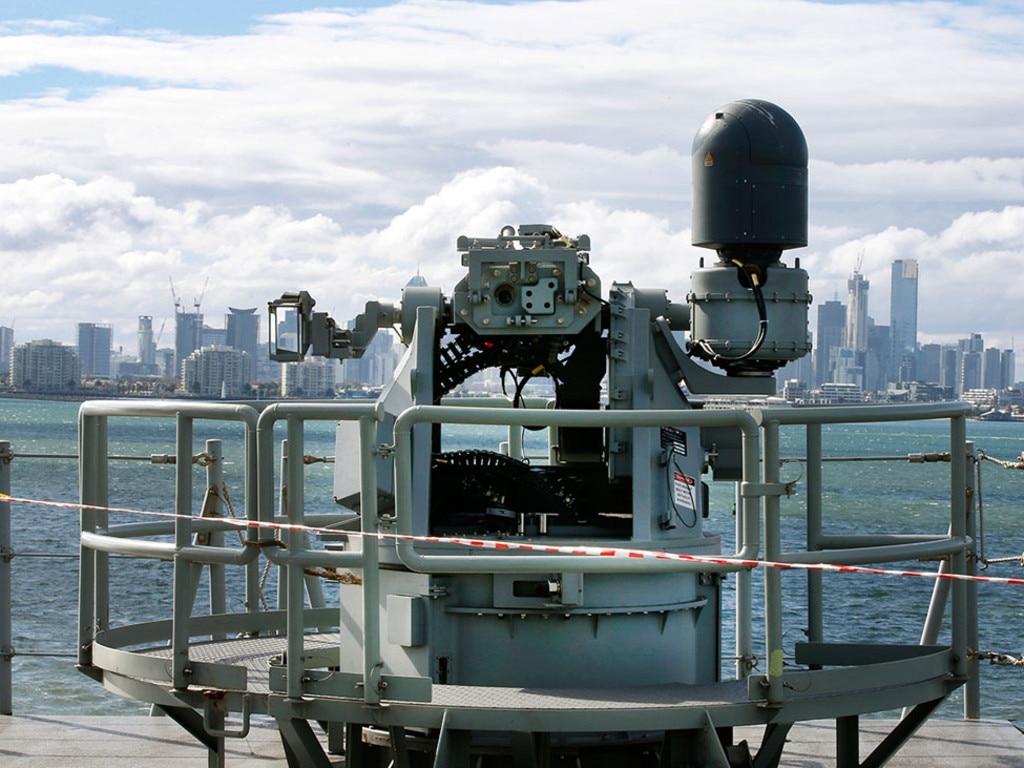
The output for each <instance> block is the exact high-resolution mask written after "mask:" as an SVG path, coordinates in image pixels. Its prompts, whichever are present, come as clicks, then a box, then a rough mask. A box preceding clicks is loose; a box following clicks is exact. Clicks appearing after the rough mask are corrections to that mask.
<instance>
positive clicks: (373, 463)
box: [359, 416, 381, 704]
mask: <svg viewBox="0 0 1024 768" xmlns="http://www.w3.org/2000/svg"><path fill="white" fill-rule="evenodd" d="M376 440H377V424H376V423H375V422H374V420H373V419H371V418H369V417H367V416H364V417H362V418H361V419H359V477H360V489H359V490H360V495H359V511H360V515H361V518H360V523H361V527H362V532H363V537H362V539H363V540H362V551H363V700H364V701H365V702H366V703H367V704H379V703H380V691H379V689H378V683H379V681H380V677H379V675H380V672H381V658H380V569H379V562H380V561H379V542H378V540H377V533H378V530H377V516H378V510H377V457H376V455H375V452H374V449H375V448H376V445H375V443H376Z"/></svg>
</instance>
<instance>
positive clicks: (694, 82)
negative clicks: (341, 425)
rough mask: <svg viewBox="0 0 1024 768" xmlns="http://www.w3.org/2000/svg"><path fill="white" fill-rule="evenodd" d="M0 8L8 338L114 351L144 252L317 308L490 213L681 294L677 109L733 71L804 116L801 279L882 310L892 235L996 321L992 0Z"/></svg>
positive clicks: (616, 273) (145, 263) (1011, 81)
mask: <svg viewBox="0 0 1024 768" xmlns="http://www.w3.org/2000/svg"><path fill="white" fill-rule="evenodd" d="M0 29H2V30H3V34H4V35H5V37H4V46H3V49H2V50H0V125H2V126H3V128H2V130H3V137H4V147H5V151H4V153H3V154H2V155H0V256H2V257H3V258H4V259H5V260H6V261H8V263H11V264H14V265H16V267H15V268H14V269H12V270H9V272H10V274H9V275H7V277H6V279H5V280H4V281H3V282H2V283H0V322H9V318H10V317H13V316H15V315H16V316H17V317H18V334H19V338H20V339H22V340H24V339H25V338H26V337H27V336H29V335H31V334H36V335H45V336H53V337H56V338H63V339H70V338H72V337H73V323H74V322H77V321H84V320H89V321H96V322H114V323H115V326H116V328H115V331H116V337H117V339H118V340H119V342H120V343H123V344H124V345H125V347H126V348H128V349H133V344H134V326H135V315H137V314H151V315H154V316H155V317H157V318H159V317H161V316H162V315H164V314H168V315H169V314H170V313H171V312H172V310H173V305H172V302H171V297H170V295H169V294H170V290H169V286H168V278H169V277H171V278H173V280H174V281H175V285H176V287H177V290H178V291H179V292H180V293H181V295H182V296H183V297H184V299H183V300H184V301H185V302H186V303H188V302H190V301H191V299H192V297H193V296H197V295H198V294H199V293H200V292H201V290H202V287H203V284H204V282H205V281H206V279H207V278H209V283H210V284H209V289H208V291H207V293H206V294H205V296H204V302H203V307H204V310H205V311H207V313H208V315H210V316H211V318H214V317H216V316H217V315H218V314H219V313H220V312H222V311H225V308H226V307H227V306H228V305H232V306H254V305H262V303H263V302H264V301H266V300H267V299H269V298H272V297H273V296H276V295H278V294H279V293H280V292H281V291H283V290H293V289H297V288H306V289H309V290H311V291H313V292H314V295H316V296H317V298H318V299H319V301H320V304H321V306H323V307H325V308H332V311H334V312H335V313H336V316H337V317H338V318H339V319H343V318H347V317H349V316H351V314H354V312H356V311H358V310H359V309H360V308H361V306H360V305H361V302H362V301H364V300H365V299H366V298H369V297H371V296H382V297H386V298H397V297H398V290H399V289H400V287H401V286H402V285H404V283H405V281H406V280H408V278H409V277H410V276H411V275H412V274H414V273H415V272H416V271H417V270H420V271H421V272H422V273H423V274H424V275H425V276H426V277H427V278H428V280H430V281H431V282H432V283H434V284H437V285H440V286H442V287H443V288H445V289H446V290H450V289H451V287H452V286H453V285H454V283H455V281H456V280H457V279H458V277H459V276H460V272H461V267H460V264H459V260H458V256H457V254H456V253H455V251H454V242H455V238H456V237H457V236H458V235H459V234H483V235H488V236H493V235H494V234H496V233H497V231H498V229H499V228H500V227H501V226H502V225H504V224H518V223H535V222H545V223H550V224H552V225H555V226H557V227H559V228H560V229H561V230H562V231H563V232H566V233H567V234H580V233H583V232H586V233H588V234H590V235H591V236H592V238H593V241H594V253H593V259H592V260H593V265H594V268H595V269H596V270H597V272H598V274H599V275H600V276H601V277H602V279H603V281H604V284H605V285H606V286H607V285H608V284H610V282H611V281H612V280H632V281H633V282H634V283H635V284H637V285H641V286H645V287H665V288H668V289H670V292H671V294H672V295H673V297H675V298H678V299H680V300H681V299H682V297H684V296H685V292H686V288H687V284H688V276H689V273H690V271H691V270H692V269H693V267H694V266H695V265H696V263H697V260H698V259H699V258H700V257H701V256H702V255H705V254H703V253H702V252H701V251H700V250H699V249H695V248H693V247H692V246H690V244H689V209H690V182H689V153H690V144H691V141H692V137H693V135H694V134H695V133H696V131H697V128H698V127H699V126H700V124H701V122H702V121H703V119H704V118H705V117H706V116H707V115H708V114H710V113H711V112H713V110H714V109H716V108H717V107H718V106H719V105H721V104H724V103H726V102H728V101H730V100H732V99H735V98H740V97H749V96H755V97H760V98H766V99H769V100H772V101H775V102H777V103H779V104H781V105H782V106H784V107H785V108H786V109H787V110H789V111H790V112H791V113H792V114H793V115H794V117H795V118H796V119H797V120H798V122H799V123H800V124H801V126H802V127H803V130H804V133H805V135H806V136H807V140H808V144H809V147H810V152H811V167H810V179H811V189H810V193H811V195H810V197H811V212H810V214H811V215H810V222H811V238H810V240H811V243H810V245H809V246H808V247H807V248H805V249H801V250H800V251H798V252H794V253H792V254H787V258H790V257H791V256H792V257H795V256H799V257H800V259H801V263H802V265H803V266H805V267H806V268H807V269H808V271H809V272H810V273H811V277H812V291H813V292H814V293H815V295H816V297H818V298H819V299H825V298H831V297H832V295H833V293H836V292H838V293H839V295H840V297H844V295H845V281H846V279H847V277H848V276H849V274H850V272H851V271H852V269H853V268H854V267H855V266H856V265H857V262H858V260H861V267H862V269H863V270H864V272H865V274H866V275H867V276H868V277H869V279H870V280H871V286H872V288H871V290H872V293H871V298H870V304H871V307H870V311H871V314H872V315H874V316H875V318H876V321H877V322H887V319H888V280H889V277H888V269H889V264H890V263H891V260H892V259H893V258H918V259H919V261H920V262H921V322H920V328H921V331H922V333H923V334H932V335H933V336H939V335H943V336H945V335H948V334H957V333H960V334H966V333H969V332H970V331H972V330H979V329H982V328H984V329H985V333H986V334H989V335H991V338H992V339H993V340H997V339H998V340H1002V339H1004V338H1005V339H1008V337H1009V336H1010V335H1011V334H1012V330H1013V327H1014V326H1015V325H1017V326H1019V325H1020V319H1021V318H1020V317H1018V316H1016V309H1015V307H1016V305H1017V303H1018V302H1017V301H1016V299H1015V298H1014V295H1015V294H1014V293H1013V291H1016V290H1019V288H1020V287H1022V286H1020V285H1019V284H1018V280H1017V278H1016V275H1015V274H1013V273H1012V269H1011V268H1010V267H1009V266H1008V265H1010V264H1013V263H1014V259H1016V260H1017V263H1019V262H1020V259H1021V256H1022V254H1021V246H1020V245H1019V243H1020V242H1022V241H1021V239H1020V237H1019V234H1020V216H1021V214H1020V210H1021V206H1024V134H1021V132H1020V131H1019V125H1020V124H1021V123H1022V122H1024V79H1022V78H1021V77H1020V72H1021V71H1024V51H1022V49H1021V48H1020V46H1019V43H1018V41H1019V40H1020V39H1022V37H1024V13H1021V12H1020V11H1019V10H1017V9H1016V8H1015V7H1013V6H1012V5H1007V4H1002V3H997V2H992V3H985V2H983V3H979V4H961V3H954V2H931V3H898V2H892V3H871V4H865V3H851V4H833V3H823V2H809V1H807V0H779V1H778V2H774V3H772V4H770V7H768V6H766V5H765V4H764V3H761V2H755V0H722V1H721V2H717V3H706V4H703V3H678V2H669V1H668V0H663V1H657V2H656V1H654V0H652V2H649V3H645V4H644V8H643V12H642V13H640V12H636V13H623V5H622V4H621V2H617V1H615V0H583V1H582V2H539V3H526V4H518V3H516V4H498V5H490V4H480V3H472V2H449V1H448V0H409V1H407V2H399V3H395V4H393V5H390V6H383V7H379V8H373V9H361V10H358V9H344V8H342V9H319V10H310V11H305V12H294V13H283V14H277V15H269V16H265V17H263V18H261V19H258V20H257V19H254V20H253V23H252V25H251V26H250V28H249V29H248V31H247V32H245V33H242V34H232V35H189V34H182V33H176V32H174V31H167V30H164V31H161V32H159V33H146V32H138V31H136V32H131V33H124V34H119V33H117V32H116V31H115V28H114V27H113V26H112V25H111V24H109V23H106V22H103V21H102V20H99V19H94V18H88V17H75V18H71V17H69V18H68V19H66V20H64V21H63V22H59V23H51V22H47V23H36V22H34V21H32V20H7V21H0ZM854 29H856V30H859V31H858V33H857V34H851V31H850V30H854ZM997 276H998V277H997ZM33 292H37V293H35V294H33ZM40 293H41V294H42V295H40ZM1018 295H1019V294H1018ZM26 296H33V298H32V299H31V300H26V299H25V298H24V297H26ZM47 297H50V298H47ZM53 297H57V298H56V299H53ZM996 301H998V302H1006V306H1005V307H1004V306H1003V305H1002V304H1000V305H999V310H998V311H993V310H992V307H993V303H994V302H996ZM812 311H813V310H812ZM213 322H214V323H215V324H216V323H217V322H218V321H216V320H214V321H213ZM987 338H988V336H987Z"/></svg>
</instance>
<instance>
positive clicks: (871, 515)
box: [0, 399, 1024, 721]
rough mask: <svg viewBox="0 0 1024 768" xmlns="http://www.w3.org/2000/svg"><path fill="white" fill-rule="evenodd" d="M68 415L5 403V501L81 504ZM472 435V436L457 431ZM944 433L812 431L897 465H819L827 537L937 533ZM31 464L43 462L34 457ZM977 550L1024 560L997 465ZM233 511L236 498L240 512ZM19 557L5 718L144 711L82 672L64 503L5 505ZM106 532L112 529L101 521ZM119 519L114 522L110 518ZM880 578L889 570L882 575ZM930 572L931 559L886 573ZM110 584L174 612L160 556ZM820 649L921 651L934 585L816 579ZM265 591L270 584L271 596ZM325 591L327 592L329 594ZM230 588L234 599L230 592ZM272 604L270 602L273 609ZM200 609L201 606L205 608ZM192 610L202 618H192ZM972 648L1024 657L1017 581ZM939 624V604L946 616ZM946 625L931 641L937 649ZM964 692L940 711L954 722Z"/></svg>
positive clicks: (983, 618) (462, 438) (474, 440)
mask: <svg viewBox="0 0 1024 768" xmlns="http://www.w3.org/2000/svg"><path fill="white" fill-rule="evenodd" d="M78 407H79V406H78V404H77V403H73V402H56V401H43V400H18V399H0V440H6V441H9V442H10V443H11V444H12V447H13V449H14V451H15V454H16V458H15V460H14V462H13V463H12V465H11V470H12V471H11V475H12V481H11V482H12V495H13V496H16V497H22V498H30V499H39V500H48V501H58V502H71V503H74V502H76V501H77V499H78V475H77V462H76V461H75V460H74V459H73V458H57V457H58V456H74V455H75V454H76V453H77V416H78ZM233 428H234V427H233V425H226V424H223V423H220V422H197V424H196V429H195V444H196V446H197V451H198V450H201V446H202V445H203V441H204V440H205V439H207V438H223V439H224V440H225V441H226V442H225V445H226V446H230V442H229V441H230V437H231V436H232V434H233V433H232V432H231V430H232V429H233ZM468 429H469V428H467V430H468ZM948 434H949V432H948V424H947V422H944V421H942V422H897V423H884V424H881V423H874V424H850V425H830V426H826V427H824V428H823V435H822V438H823V444H824V451H825V455H826V456H832V457H881V458H886V457H896V458H900V459H902V460H880V461H870V462H848V461H836V462H830V463H827V464H826V465H825V468H824V473H825V477H824V487H825V493H824V498H823V506H824V510H825V532H826V533H830V534H844V533H904V532H916V533H935V534H944V533H945V532H946V527H947V525H948V520H949V514H948V509H949V505H948V496H949V465H948V464H942V463H940V464H910V463H908V462H907V461H906V460H905V457H906V456H907V455H908V454H912V453H929V452H942V451H947V450H948V449H949V437H948ZM495 437H496V436H495V435H494V434H489V435H486V436H485V435H482V434H479V433H475V432H472V431H465V432H463V433H460V434H457V435H455V436H454V437H453V438H452V439H453V440H454V442H448V441H446V448H451V449H459V448H466V447H494V443H493V440H494V439H495ZM968 437H969V439H971V440H973V441H974V443H975V446H976V449H978V450H981V451H984V453H986V454H987V455H989V456H992V457H996V458H1001V459H1006V460H1015V459H1017V458H1018V457H1019V456H1020V455H1021V452H1022V450H1024V423H1014V422H981V421H970V422H968ZM109 440H110V443H109V452H110V454H112V455H117V456H149V455H150V454H154V453H167V454H173V453H174V424H173V420H170V419H152V418H143V419H126V418H111V419H110V426H109ZM802 440H803V438H802V432H800V431H798V430H796V429H792V430H790V429H788V428H787V429H784V431H783V446H784V447H783V456H784V457H790V458H799V457H800V456H802V455H803V443H802ZM226 451H227V452H226V453H225V457H224V458H225V469H224V471H225V480H226V482H227V483H228V486H229V490H231V491H232V492H233V493H234V494H235V495H236V496H237V498H238V499H239V500H240V499H241V496H242V490H241V488H240V477H239V470H240V468H239V467H238V466H237V465H234V466H233V462H234V461H237V460H239V459H240V457H238V456H235V455H233V454H232V453H231V449H230V447H228V448H226ZM305 453H306V454H307V455H312V456H324V457H326V456H331V455H333V453H334V434H333V426H332V425H331V424H330V423H326V422H314V423H311V424H308V425H307V433H306V437H305ZM37 454H42V455H45V456H46V457H47V458H30V457H29V456H30V455H37ZM782 475H783V480H784V481H787V482H788V481H793V483H794V488H795V494H794V497H793V498H789V499H787V498H784V499H783V500H782V530H783V549H784V550H786V549H800V548H802V546H803V543H804V542H805V536H806V527H805V518H804V511H803V510H804V508H803V499H802V497H801V493H802V482H803V464H801V463H800V462H799V461H793V462H787V463H785V464H784V465H783V467H782ZM196 476H197V490H196V493H195V496H194V498H195V504H196V506H198V504H199V503H200V500H201V498H202V496H201V492H202V488H201V485H202V483H201V476H202V472H196ZM981 480H982V487H981V491H982V495H981V500H982V503H983V512H984V532H985V539H984V546H985V555H986V557H988V558H990V559H995V558H999V557H1018V556H1020V555H1021V553H1022V552H1024V520H1022V512H1024V472H1020V471H1013V470H1005V469H1002V468H1000V467H997V466H996V465H995V464H993V463H989V462H982V464H981ZM173 490H174V469H173V466H170V465H157V464H150V463H148V462H138V461H129V460H126V459H116V460H113V461H112V462H111V478H110V503H111V505H112V506H119V507H126V508H130V509H142V510H152V511H162V512H170V511H172V510H173V498H174V494H173ZM305 498H306V503H307V509H308V510H309V511H327V510H329V509H332V508H334V502H333V500H332V465H331V464H329V463H314V464H311V465H310V466H308V467H307V469H306V490H305ZM734 498H735V491H734V487H733V485H732V484H731V483H711V505H710V509H711V511H710V517H709V519H708V520H707V521H705V530H706V531H710V532H716V533H720V534H722V538H723V541H722V549H723V552H725V553H729V552H731V551H733V548H734V546H735V537H734V502H733V500H734ZM236 505H237V510H236V511H237V512H238V514H242V511H241V503H240V502H236ZM11 518H12V519H11V527H12V537H13V544H14V548H15V551H16V552H17V553H18V554H17V556H16V557H15V558H14V560H13V562H12V582H13V615H12V624H13V641H14V647H15V651H16V655H15V657H14V662H13V678H14V693H13V697H14V711H15V713H16V714H68V715H71V714H144V713H145V712H147V711H148V707H147V706H146V705H145V704H142V703H140V702H136V701H132V700H128V699H123V698H120V697H118V696H116V695H114V694H111V693H109V692H107V691H106V690H105V689H104V688H103V687H102V686H101V685H100V684H98V683H96V682H94V681H92V680H91V679H89V678H87V677H85V676H84V675H82V674H81V673H79V672H77V671H76V670H75V668H74V664H75V655H76V654H75V644H76V639H77V597H78V559H77V558H78V531H79V518H78V513H77V511H76V510H75V509H73V508H67V509H61V508H54V507H48V506H41V505H34V504H23V503H15V504H12V505H11ZM112 522H114V521H113V520H112ZM118 522H122V520H118ZM882 567H890V566H882ZM891 567H894V568H907V569H912V570H921V571H924V570H931V571H934V570H935V569H936V568H937V564H936V563H904V564H899V565H894V566H891ZM111 569H112V580H119V581H120V582H122V583H127V584H129V585H130V588H129V589H127V590H123V591H122V592H121V593H119V594H118V596H117V601H116V605H115V607H114V609H113V610H114V614H113V616H112V618H114V620H115V621H116V622H117V623H124V622H136V621H145V620H150V619H154V618H166V617H168V616H169V615H170V600H171V590H170V583H171V570H170V565H169V564H167V563H160V562H156V561H149V560H146V561H138V560H114V561H112V565H111ZM982 573H983V574H984V575H992V576H1002V577H1020V576H1024V573H1022V572H1021V569H1020V566H1019V564H1017V563H1011V564H995V565H992V566H991V567H989V568H988V569H986V570H983V571H982ZM753 578H754V583H755V589H754V600H755V619H754V629H755V653H756V654H758V655H759V657H760V661H759V662H758V670H756V671H761V672H763V671H764V667H765V662H764V660H763V640H762V639H760V638H759V630H760V627H761V622H760V617H761V613H760V609H759V608H758V606H759V605H760V604H761V585H762V584H763V574H762V573H760V572H758V571H755V572H754V577H753ZM823 578H824V588H825V604H824V608H825V639H826V640H829V641H849V642H892V643H916V642H918V641H919V639H920V634H921V629H922V625H923V622H924V617H925V615H926V612H927V609H928V603H929V599H930V596H931V593H932V589H933V585H934V580H933V579H925V578H912V577H897V576H882V575H868V574H833V573H827V574H825V575H824V577H823ZM782 580H783V601H784V605H785V615H784V620H783V631H784V646H785V649H786V652H787V654H792V650H793V646H794V644H795V643H797V642H800V641H803V640H804V639H805V638H806V626H807V618H806V599H805V595H806V586H805V585H806V574H804V573H802V572H797V571H786V572H783V574H782ZM270 588H272V585H270V586H268V589H270ZM327 589H328V591H329V590H330V587H327ZM236 592H237V591H236ZM734 596H735V578H733V577H729V578H727V579H726V580H725V582H724V584H723V615H724V617H725V620H724V621H723V632H722V649H723V650H722V654H723V657H725V658H724V659H723V674H724V675H725V676H726V677H729V676H731V675H732V669H733V662H732V661H731V660H730V659H729V656H730V655H731V654H732V647H733V639H732V638H733V630H732V619H731V617H732V615H733V608H732V605H733V601H734ZM270 599H271V601H273V598H272V597H271V598H270ZM232 600H233V603H232V604H229V606H228V610H229V611H241V610H243V609H244V608H243V606H242V605H241V598H240V597H237V596H236V597H234V598H232ZM200 607H201V606H200ZM197 610H198V609H197ZM978 613H979V634H980V641H979V644H980V650H981V651H994V652H999V653H1006V654H1012V655H1018V656H1019V655H1020V654H1021V653H1022V652H1024V631H1022V623H1024V586H1018V585H1003V584H984V583H983V584H980V585H979V586H978ZM947 614H948V609H947ZM948 635H949V633H948V626H946V627H944V629H943V631H942V632H941V633H940V642H941V641H947V640H948ZM980 674H981V706H982V712H981V714H982V716H983V717H986V718H995V719H1004V720H1015V721H1016V720H1021V719H1024V697H1022V696H1021V691H1022V690H1024V668H1021V667H1010V666H995V665H990V664H988V663H987V662H984V661H983V662H982V663H981V671H980ZM961 711H962V698H961V696H960V693H959V692H958V693H956V694H954V695H953V696H952V697H951V698H950V701H949V702H947V703H946V704H944V705H943V707H942V708H941V709H940V711H939V713H940V715H943V716H948V717H958V716H960V713H961Z"/></svg>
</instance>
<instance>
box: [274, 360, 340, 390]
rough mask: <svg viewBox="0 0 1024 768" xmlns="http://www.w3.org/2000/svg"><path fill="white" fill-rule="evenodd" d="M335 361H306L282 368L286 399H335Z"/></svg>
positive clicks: (285, 365) (289, 364)
mask: <svg viewBox="0 0 1024 768" xmlns="http://www.w3.org/2000/svg"><path fill="white" fill-rule="evenodd" d="M337 368H338V366H337V364H336V363H335V362H334V361H333V360H305V361H303V362H301V363H285V364H284V365H282V366H281V394H282V395H283V396H284V397H333V396H334V374H335V371H336V370H337Z"/></svg>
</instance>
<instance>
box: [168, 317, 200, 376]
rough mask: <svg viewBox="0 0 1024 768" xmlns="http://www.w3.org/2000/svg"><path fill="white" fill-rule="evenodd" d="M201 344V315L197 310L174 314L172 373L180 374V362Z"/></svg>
mask: <svg viewBox="0 0 1024 768" xmlns="http://www.w3.org/2000/svg"><path fill="white" fill-rule="evenodd" d="M202 345H203V316H202V314H200V313H199V312H175V314H174V375H175V376H180V375H181V364H182V362H183V361H184V360H185V358H186V357H188V356H189V355H191V354H192V353H193V352H195V351H196V350H197V349H199V348H200V347H201V346H202Z"/></svg>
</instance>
